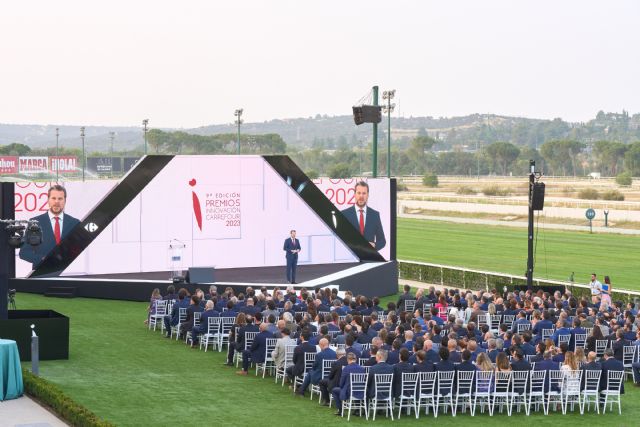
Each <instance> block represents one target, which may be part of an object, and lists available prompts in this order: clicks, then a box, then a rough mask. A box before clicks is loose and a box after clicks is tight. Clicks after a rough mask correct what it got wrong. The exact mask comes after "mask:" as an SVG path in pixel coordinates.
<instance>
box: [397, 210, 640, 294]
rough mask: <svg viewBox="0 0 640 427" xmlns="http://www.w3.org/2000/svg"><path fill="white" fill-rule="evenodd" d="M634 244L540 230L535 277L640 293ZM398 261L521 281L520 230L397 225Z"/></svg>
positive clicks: (631, 239)
mask: <svg viewBox="0 0 640 427" xmlns="http://www.w3.org/2000/svg"><path fill="white" fill-rule="evenodd" d="M638 254H640V238H639V237H638V236H627V235H617V234H589V233H582V232H573V231H558V230H543V229H542V227H540V230H539V232H538V242H537V251H536V265H535V273H534V276H535V277H539V278H547V279H556V280H568V278H569V276H570V275H571V273H572V272H575V276H574V278H575V281H576V282H582V283H587V282H588V281H589V280H590V274H591V273H592V272H595V273H597V274H598V277H599V279H600V281H603V277H604V276H605V275H608V276H610V277H611V281H612V283H613V287H614V289H616V287H618V288H621V289H622V288H624V289H631V290H640V280H638V278H639V276H638V265H639V264H638ZM398 258H400V259H405V260H414V261H422V262H430V263H435V264H446V265H454V266H464V267H467V268H472V269H478V270H488V271H494V272H503V273H510V274H518V275H524V272H525V270H526V266H527V231H526V230H525V229H518V228H510V227H499V226H493V227H492V226H486V225H475V224H455V223H448V222H441V221H428V220H419V219H407V218H400V219H398Z"/></svg>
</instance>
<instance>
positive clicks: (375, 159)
mask: <svg viewBox="0 0 640 427" xmlns="http://www.w3.org/2000/svg"><path fill="white" fill-rule="evenodd" d="M373 105H376V106H377V105H378V86H374V87H373ZM373 177H374V178H377V177H378V124H377V123H374V124H373Z"/></svg>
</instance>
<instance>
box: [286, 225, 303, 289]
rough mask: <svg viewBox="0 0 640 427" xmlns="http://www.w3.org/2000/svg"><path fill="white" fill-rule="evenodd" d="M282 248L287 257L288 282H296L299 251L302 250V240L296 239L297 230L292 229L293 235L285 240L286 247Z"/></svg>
mask: <svg viewBox="0 0 640 427" xmlns="http://www.w3.org/2000/svg"><path fill="white" fill-rule="evenodd" d="M282 249H283V250H284V252H285V256H286V257H287V282H289V283H296V269H297V268H298V253H299V252H300V251H301V250H302V248H301V247H300V240H298V239H296V230H291V237H290V238H289V239H286V240H285V241H284V247H283V248H282Z"/></svg>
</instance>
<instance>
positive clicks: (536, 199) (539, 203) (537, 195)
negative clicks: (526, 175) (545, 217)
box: [531, 182, 544, 211]
mask: <svg viewBox="0 0 640 427" xmlns="http://www.w3.org/2000/svg"><path fill="white" fill-rule="evenodd" d="M543 207H544V182H536V183H534V184H533V195H532V197H531V208H532V209H533V210H534V211H541V210H542V208H543Z"/></svg>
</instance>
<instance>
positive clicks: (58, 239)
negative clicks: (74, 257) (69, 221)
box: [53, 216, 60, 245]
mask: <svg viewBox="0 0 640 427" xmlns="http://www.w3.org/2000/svg"><path fill="white" fill-rule="evenodd" d="M54 218H55V220H56V228H55V229H54V230H53V236H54V237H55V238H56V245H59V244H60V218H59V217H57V216H54Z"/></svg>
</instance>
